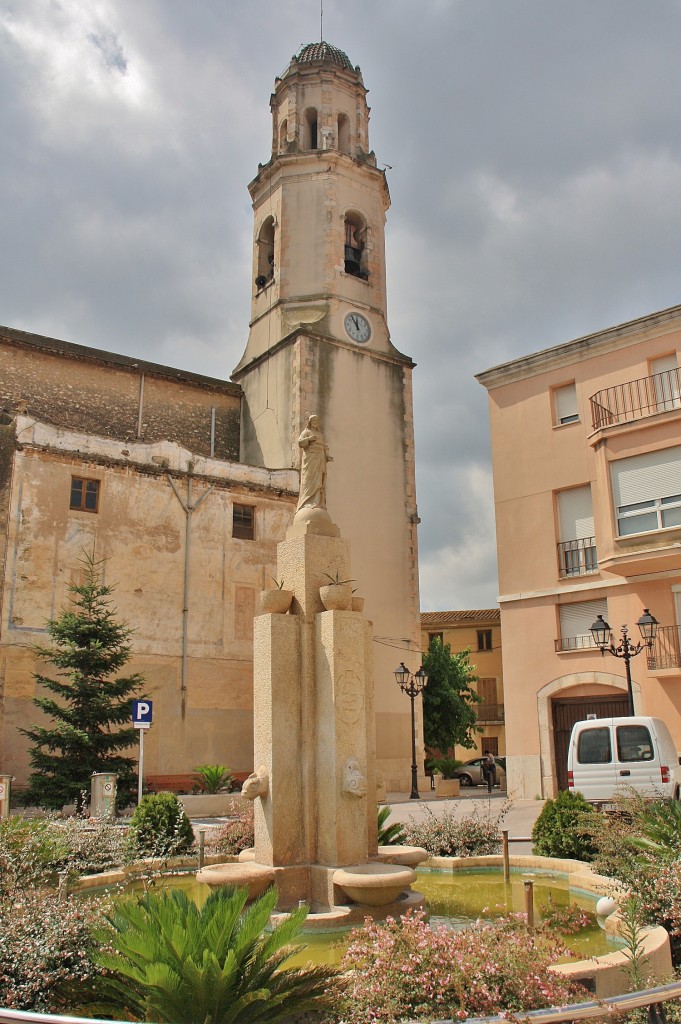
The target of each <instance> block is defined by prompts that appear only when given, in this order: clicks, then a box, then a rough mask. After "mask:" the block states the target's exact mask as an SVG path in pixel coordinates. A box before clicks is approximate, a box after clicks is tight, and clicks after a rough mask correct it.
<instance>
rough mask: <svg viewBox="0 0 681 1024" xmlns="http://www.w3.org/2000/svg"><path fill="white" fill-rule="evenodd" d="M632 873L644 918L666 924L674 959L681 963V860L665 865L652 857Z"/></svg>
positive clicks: (638, 903) (639, 906) (675, 961)
mask: <svg viewBox="0 0 681 1024" xmlns="http://www.w3.org/2000/svg"><path fill="white" fill-rule="evenodd" d="M632 874H633V886H632V888H633V889H634V891H635V892H636V897H637V905H638V909H639V913H640V914H641V917H642V918H643V920H644V921H646V922H647V923H648V924H656V925H657V924H661V925H664V927H665V928H666V929H667V931H668V932H669V939H670V943H671V947H672V959H673V961H674V963H675V964H677V965H678V964H681V860H679V859H677V860H674V861H668V862H666V863H665V862H663V861H660V859H659V858H657V857H655V856H652V855H651V856H650V857H649V858H646V859H645V860H641V861H639V863H638V867H637V869H636V870H635V872H633V873H632Z"/></svg>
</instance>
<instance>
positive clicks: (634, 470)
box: [610, 447, 681, 508]
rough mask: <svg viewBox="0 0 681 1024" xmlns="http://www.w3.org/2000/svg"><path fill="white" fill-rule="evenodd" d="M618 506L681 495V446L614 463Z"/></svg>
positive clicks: (616, 505) (615, 495)
mask: <svg viewBox="0 0 681 1024" xmlns="http://www.w3.org/2000/svg"><path fill="white" fill-rule="evenodd" d="M610 471H611V473H612V495H613V500H614V502H615V507H616V508H619V507H621V506H622V505H634V504H635V503H636V502H639V501H651V500H653V499H654V498H666V497H669V496H671V495H672V494H681V447H676V448H665V449H664V450H663V451H657V452H646V453H645V455H633V456H632V457H631V458H629V459H618V460H617V461H616V462H613V463H611V465H610Z"/></svg>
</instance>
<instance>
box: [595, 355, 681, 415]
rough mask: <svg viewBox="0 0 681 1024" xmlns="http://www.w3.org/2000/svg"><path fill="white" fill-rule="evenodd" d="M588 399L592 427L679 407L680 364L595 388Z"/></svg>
mask: <svg viewBox="0 0 681 1024" xmlns="http://www.w3.org/2000/svg"><path fill="white" fill-rule="evenodd" d="M590 402H591V422H592V424H593V429H594V430H599V429H600V428H601V427H609V426H612V424H613V423H627V422H629V421H630V420H638V419H642V417H644V416H653V415H654V414H655V413H658V412H668V411H670V410H671V409H681V376H680V372H679V368H678V367H675V368H674V369H673V370H664V371H663V372H662V373H654V374H653V375H652V377H640V378H639V380H629V381H627V382H626V384H616V385H615V387H613V388H605V389H604V390H603V391H597V392H596V394H595V395H592V397H591V398H590Z"/></svg>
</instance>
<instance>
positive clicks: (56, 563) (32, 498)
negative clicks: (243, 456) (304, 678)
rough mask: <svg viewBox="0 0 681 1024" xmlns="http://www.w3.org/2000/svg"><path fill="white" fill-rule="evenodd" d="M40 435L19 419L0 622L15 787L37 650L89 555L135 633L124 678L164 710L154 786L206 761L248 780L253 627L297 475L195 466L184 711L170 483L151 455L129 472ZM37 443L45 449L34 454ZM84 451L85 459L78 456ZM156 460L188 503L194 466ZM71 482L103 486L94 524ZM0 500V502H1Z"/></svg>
mask: <svg viewBox="0 0 681 1024" xmlns="http://www.w3.org/2000/svg"><path fill="white" fill-rule="evenodd" d="M32 422H33V421H31V420H29V419H28V418H27V417H20V422H19V424H18V428H19V429H21V436H22V438H27V439H28V443H25V444H24V446H23V450H21V451H18V452H17V453H16V454H15V456H14V459H13V486H12V489H11V495H12V498H11V505H10V508H9V528H8V549H7V566H6V573H5V576H4V584H3V592H2V618H1V619H0V679H1V678H2V676H3V675H4V712H3V716H2V733H1V734H0V744H1V745H0V771H2V772H9V773H11V774H13V775H15V776H16V777H17V783H18V784H19V785H21V784H22V783H25V781H26V778H27V774H28V770H29V769H28V757H27V750H26V741H25V740H24V738H23V737H22V736H21V735H20V734H19V732H18V728H19V727H20V726H22V725H26V724H28V723H29V722H37V721H38V719H39V713H38V712H37V710H36V709H35V708H33V706H32V704H31V697H32V696H34V694H35V692H36V691H35V684H34V682H33V678H32V675H33V672H34V671H35V670H36V659H35V656H34V655H33V653H32V650H31V645H32V644H34V643H45V642H46V641H47V639H48V637H47V633H46V629H45V620H46V619H48V618H51V617H56V616H58V615H59V614H60V611H61V609H62V608H63V607H64V605H65V604H66V602H67V600H68V584H69V583H70V582H71V581H73V580H77V579H79V577H80V571H81V567H80V564H79V560H80V559H81V558H82V557H83V552H84V551H88V552H90V551H92V550H94V552H95V557H96V558H97V559H105V560H106V561H105V566H104V572H105V579H106V582H108V583H114V584H115V586H116V589H115V593H114V596H113V603H114V606H115V607H116V610H117V616H118V617H119V619H121V620H123V621H125V622H126V623H127V624H128V625H129V626H131V627H132V628H133V629H134V630H135V632H134V634H133V638H132V646H133V652H134V657H133V659H132V661H131V662H130V664H129V666H128V668H129V669H130V671H139V672H141V673H142V674H143V675H144V677H145V680H146V685H145V693H146V694H147V695H148V696H149V697H151V698H152V699H153V700H154V702H155V703H154V726H153V727H152V729H151V730H150V731H149V733H148V735H147V737H146V738H145V774H182V773H187V772H190V771H191V770H192V769H193V768H194V767H195V766H196V765H197V764H201V763H205V762H215V763H218V762H219V763H222V764H226V765H228V766H229V767H230V768H231V769H233V770H235V771H249V772H250V771H251V770H252V767H253V764H252V743H253V729H252V635H253V615H254V614H255V613H256V612H257V611H258V595H259V592H260V591H261V590H262V589H265V588H266V587H268V586H272V585H273V584H272V583H271V581H270V577H271V576H274V575H275V572H276V545H277V542H278V541H280V540H282V539H283V537H284V535H285V532H286V528H287V526H288V524H289V523H290V521H291V519H292V516H293V511H294V509H295V502H296V496H295V490H294V488H295V485H296V480H295V476H296V474H292V473H286V472H284V473H280V474H272V473H268V472H266V471H262V470H257V469H252V468H251V469H249V468H248V467H242V466H238V465H233V464H229V463H225V462H219V461H218V460H197V461H193V462H192V464H193V465H194V468H195V471H194V473H193V474H192V476H191V487H192V503H193V504H194V505H196V504H197V503H198V502H199V501H200V505H198V507H196V509H195V511H194V512H193V514H192V516H191V526H190V546H189V558H188V565H189V599H188V608H189V613H188V628H187V633H188V643H187V659H186V660H187V664H186V694H184V698H185V699H184V701H183V692H182V621H183V616H182V608H183V589H184V573H185V564H186V561H185V558H186V518H185V513H184V511H183V508H182V506H181V504H180V501H179V500H178V497H177V495H176V493H175V491H174V489H173V486H172V484H171V482H170V479H169V475H168V473H167V472H166V471H165V469H164V468H163V466H161V465H159V464H158V463H152V462H151V460H150V459H149V460H148V462H147V463H146V464H143V463H142V461H141V459H142V457H143V456H144V457H148V454H149V448H148V446H143V445H139V446H136V445H135V444H130V445H129V448H128V449H127V450H128V451H129V453H130V458H131V459H139V460H140V461H139V462H137V463H136V464H130V463H128V464H126V463H125V461H124V460H120V461H118V462H117V461H115V460H113V459H112V458H111V457H109V454H108V452H109V451H110V448H111V442H105V441H102V442H97V439H93V438H92V437H91V436H90V437H87V438H86V437H84V436H82V435H78V434H72V435H67V434H65V432H64V431H63V430H57V429H54V428H51V427H48V426H45V425H42V427H41V430H40V432H38V431H37V428H36V427H35V425H34V426H33V427H31V425H30V424H31V423H32ZM36 438H39V440H40V442H41V443H40V444H39V445H38V444H34V443H31V439H36ZM46 442H51V443H46ZM67 444H70V446H71V449H70V450H69V449H68V447H67ZM78 447H82V448H83V452H84V454H78V453H77V452H76V451H74V449H76V448H78ZM171 448H174V449H175V452H174V457H173V453H172V452H171V451H170V449H171ZM138 449H139V450H138ZM158 451H159V453H160V454H159V456H158V457H159V459H163V460H165V461H166V462H168V463H169V464H170V465H171V473H172V479H173V482H174V483H175V487H176V488H177V491H178V493H179V495H180V496H181V497H182V498H183V499H184V500H185V502H186V499H187V493H188V486H189V474H188V473H187V471H186V467H187V466H188V463H189V462H190V459H191V455H190V453H189V452H188V451H182V450H177V448H176V446H169V445H167V444H166V445H163V446H160V447H159V448H158ZM169 453H170V454H169ZM178 465H180V466H181V465H184V467H185V472H180V471H178V469H177V468H176V467H177V466H178ZM206 467H208V469H210V472H208V471H207V469H206ZM197 470H198V471H197ZM72 476H82V477H84V478H87V479H98V480H99V481H100V499H99V511H98V512H97V513H90V512H85V511H76V510H71V509H69V498H70V487H71V478H72ZM210 488H212V489H211V490H209V489H210ZM4 493H5V492H4V491H3V490H2V489H0V502H1V501H2V495H3V494H4ZM204 495H205V497H203V496H204ZM201 499H202V500H201ZM235 502H236V503H237V504H244V505H251V506H253V507H254V508H255V539H254V540H240V539H235V538H233V537H232V513H233V505H234V503H235ZM128 668H126V670H125V671H126V672H127V671H128ZM183 703H184V705H185V707H184V713H183ZM132 753H134V751H133V752H132Z"/></svg>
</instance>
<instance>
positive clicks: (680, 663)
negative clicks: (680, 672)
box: [648, 626, 681, 671]
mask: <svg viewBox="0 0 681 1024" xmlns="http://www.w3.org/2000/svg"><path fill="white" fill-rule="evenodd" d="M648 668H649V669H652V670H653V671H654V670H655V669H663V668H678V669H681V626H658V627H657V632H656V634H655V640H654V641H653V646H652V648H651V649H650V650H649V651H648Z"/></svg>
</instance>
